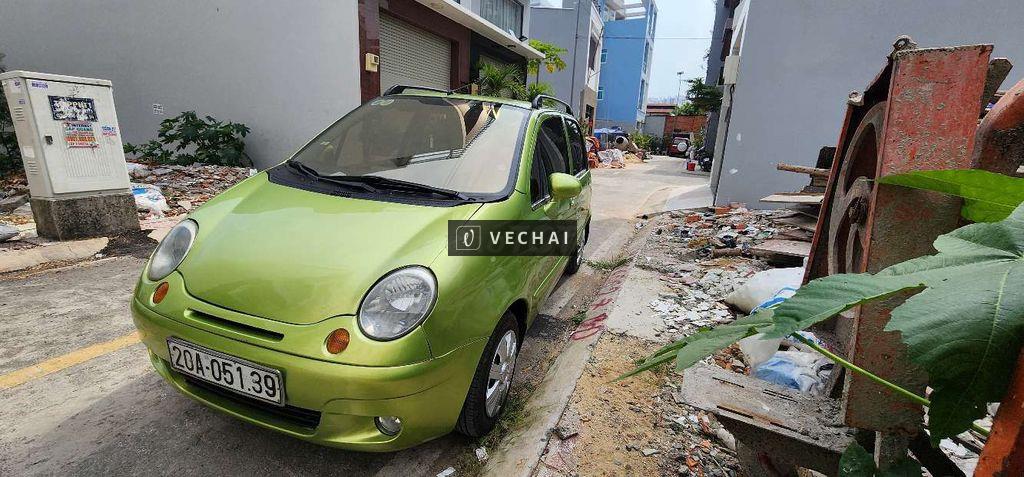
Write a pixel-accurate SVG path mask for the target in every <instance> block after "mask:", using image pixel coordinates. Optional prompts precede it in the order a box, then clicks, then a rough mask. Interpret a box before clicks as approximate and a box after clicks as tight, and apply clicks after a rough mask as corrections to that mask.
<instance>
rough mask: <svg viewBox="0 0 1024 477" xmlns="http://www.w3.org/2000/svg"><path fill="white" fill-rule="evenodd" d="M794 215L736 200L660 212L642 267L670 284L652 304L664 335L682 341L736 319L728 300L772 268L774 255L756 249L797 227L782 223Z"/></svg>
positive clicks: (640, 263) (640, 261)
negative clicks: (710, 206) (727, 204)
mask: <svg viewBox="0 0 1024 477" xmlns="http://www.w3.org/2000/svg"><path fill="white" fill-rule="evenodd" d="M788 214H789V213H788V212H787V211H784V210H749V209H747V208H746V207H744V206H743V205H742V204H735V205H734V206H730V207H718V208H716V209H700V210H694V211H679V212H669V213H667V214H663V215H660V216H657V217H654V218H653V219H652V220H651V224H652V225H653V226H654V227H655V230H654V235H653V236H652V237H651V239H650V240H649V241H648V242H647V245H646V249H645V251H644V252H643V253H642V254H641V255H640V256H639V258H638V260H637V266H638V267H640V268H644V269H647V270H652V271H657V272H660V273H661V281H662V282H664V284H665V285H666V286H667V288H668V291H666V292H662V293H660V294H659V297H658V298H657V299H655V300H653V301H651V302H650V303H649V304H648V306H649V307H650V309H651V310H653V311H654V312H655V314H656V315H657V316H658V317H659V318H661V319H662V320H663V322H664V328H663V329H660V330H656V331H658V332H659V336H660V337H664V338H667V339H671V340H678V339H680V338H683V337H685V336H689V335H691V334H693V333H696V332H697V331H698V330H700V329H701V328H704V327H712V326H716V325H719V324H723V323H729V322H732V321H733V320H735V319H736V315H735V312H734V311H733V310H731V309H730V307H729V306H728V305H726V304H725V303H724V302H723V299H724V298H725V296H726V295H728V294H729V293H731V292H732V291H733V290H734V289H735V288H736V287H739V286H741V285H743V284H744V283H745V282H746V280H747V279H748V278H750V277H751V276H752V275H754V274H755V273H757V272H759V271H762V270H766V269H768V268H771V266H770V265H769V264H768V261H767V260H768V259H770V258H772V257H770V256H764V255H760V256H755V255H754V254H752V253H750V251H751V250H752V248H753V247H755V246H756V245H758V244H760V243H762V242H764V241H765V240H768V239H772V238H773V237H775V236H776V235H778V234H780V233H784V232H786V231H788V230H789V229H791V228H793V227H790V226H787V225H784V224H780V223H777V222H776V219H778V218H779V217H785V216H787V215H788ZM732 361H733V360H728V362H730V363H731V362H732ZM740 364H742V363H740Z"/></svg>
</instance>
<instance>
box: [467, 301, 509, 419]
mask: <svg viewBox="0 0 1024 477" xmlns="http://www.w3.org/2000/svg"><path fill="white" fill-rule="evenodd" d="M520 341H521V337H520V336H519V325H518V323H517V322H516V317H515V316H513V315H512V313H511V312H508V311H506V312H505V315H504V316H502V317H501V322H500V323H498V326H497V328H495V330H494V334H492V335H491V339H490V340H489V341H488V342H487V346H486V347H485V348H484V354H483V356H481V357H480V363H479V364H478V365H477V367H476V374H474V375H473V382H472V383H471V384H470V385H469V393H468V394H466V402H465V403H464V404H463V405H462V413H461V414H459V422H458V423H457V424H456V425H455V430H457V431H458V432H459V433H460V434H465V435H467V436H470V437H481V436H485V435H487V433H489V432H491V429H494V425H495V424H497V423H498V418H499V417H501V411H502V410H503V409H504V408H505V402H506V401H507V400H508V393H509V389H510V388H511V387H512V376H513V375H514V374H515V370H516V358H517V357H518V356H519V343H520Z"/></svg>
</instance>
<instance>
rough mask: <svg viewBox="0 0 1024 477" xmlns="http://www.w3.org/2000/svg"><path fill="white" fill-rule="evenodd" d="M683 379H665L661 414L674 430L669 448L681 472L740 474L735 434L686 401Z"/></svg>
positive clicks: (722, 475) (727, 476)
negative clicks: (683, 398) (685, 402)
mask: <svg viewBox="0 0 1024 477" xmlns="http://www.w3.org/2000/svg"><path fill="white" fill-rule="evenodd" d="M681 386H682V382H681V381H678V380H671V379H666V380H665V385H664V386H663V387H662V391H661V396H660V397H661V402H662V406H661V409H660V411H661V413H662V415H661V417H662V419H663V422H664V425H665V427H668V429H669V431H670V432H671V433H672V436H673V439H672V447H671V448H670V449H667V450H666V452H667V453H668V454H669V456H670V457H672V460H673V461H675V462H678V463H679V466H678V468H677V469H674V470H675V471H676V473H677V474H678V475H684V476H694V477H696V476H715V477H730V476H734V475H736V474H737V471H738V469H739V462H738V461H737V459H736V438H735V437H733V435H732V434H731V433H729V431H727V430H726V429H725V428H724V427H722V425H721V424H720V423H719V422H718V421H717V420H716V419H715V417H714V416H712V415H709V414H708V413H706V412H704V411H701V410H698V409H696V408H694V407H692V406H689V405H687V404H684V403H683V400H682V397H681V396H680V394H679V388H680V387H681Z"/></svg>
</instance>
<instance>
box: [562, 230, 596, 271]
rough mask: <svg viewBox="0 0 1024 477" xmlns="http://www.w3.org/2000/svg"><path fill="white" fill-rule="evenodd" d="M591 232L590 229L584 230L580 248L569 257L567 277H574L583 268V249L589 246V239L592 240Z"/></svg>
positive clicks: (566, 269)
mask: <svg viewBox="0 0 1024 477" xmlns="http://www.w3.org/2000/svg"><path fill="white" fill-rule="evenodd" d="M589 230H590V229H589V227H588V228H586V229H584V230H583V241H582V242H580V246H579V247H576V251H575V252H573V253H572V255H570V256H569V264H568V265H566V266H565V274H566V275H574V274H575V273H576V272H578V271H580V268H582V267H583V249H584V248H585V247H586V246H587V239H588V238H590V237H589V235H590V231H589Z"/></svg>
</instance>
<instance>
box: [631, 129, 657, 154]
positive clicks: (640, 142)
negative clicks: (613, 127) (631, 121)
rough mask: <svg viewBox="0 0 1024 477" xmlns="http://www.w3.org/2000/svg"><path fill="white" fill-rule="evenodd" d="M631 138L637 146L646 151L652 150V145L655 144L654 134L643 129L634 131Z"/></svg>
mask: <svg viewBox="0 0 1024 477" xmlns="http://www.w3.org/2000/svg"><path fill="white" fill-rule="evenodd" d="M629 140H630V141H633V144H636V147H639V148H640V149H643V150H645V151H650V150H651V145H653V144H654V136H652V135H650V134H644V133H643V132H641V131H634V132H633V133H631V134H630V135H629Z"/></svg>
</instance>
